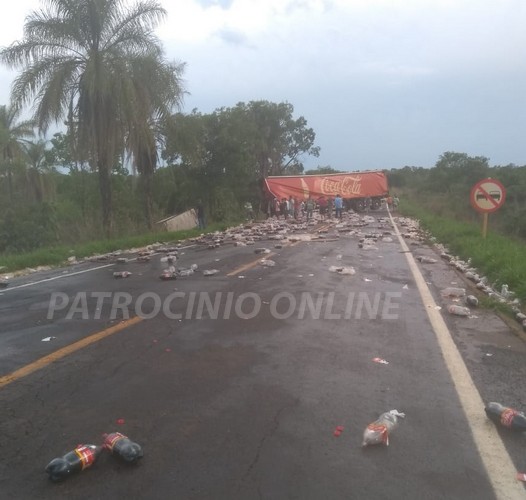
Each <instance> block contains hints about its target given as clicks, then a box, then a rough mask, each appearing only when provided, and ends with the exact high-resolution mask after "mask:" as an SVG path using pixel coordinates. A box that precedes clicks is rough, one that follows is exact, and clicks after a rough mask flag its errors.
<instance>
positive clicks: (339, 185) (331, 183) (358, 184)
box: [321, 175, 362, 197]
mask: <svg viewBox="0 0 526 500" xmlns="http://www.w3.org/2000/svg"><path fill="white" fill-rule="evenodd" d="M361 189H362V177H361V176H360V175H347V176H345V177H343V178H340V179H338V180H337V179H332V178H330V177H324V178H323V180H322V182H321V192H322V193H323V194H325V195H329V196H334V195H337V194H339V195H341V196H343V197H345V196H351V195H358V194H360V193H361Z"/></svg>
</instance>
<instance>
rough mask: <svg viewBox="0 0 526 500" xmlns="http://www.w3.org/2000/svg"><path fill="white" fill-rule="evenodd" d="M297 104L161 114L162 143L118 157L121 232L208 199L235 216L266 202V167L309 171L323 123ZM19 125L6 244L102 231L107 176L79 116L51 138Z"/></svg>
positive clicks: (214, 208)
mask: <svg viewBox="0 0 526 500" xmlns="http://www.w3.org/2000/svg"><path fill="white" fill-rule="evenodd" d="M4 108H5V107H4ZM2 109H3V108H0V118H1V116H2V114H1V111H2ZM4 111H5V109H4ZM293 112H294V109H293V107H292V105H291V104H288V103H280V104H276V103H271V102H267V101H257V102H249V103H239V104H238V105H236V106H235V107H233V108H221V109H218V110H216V111H214V112H213V113H210V114H202V113H199V112H198V111H196V110H194V111H193V112H192V113H191V114H189V115H185V114H183V113H176V114H174V115H172V116H170V117H168V118H167V119H166V120H162V121H159V122H158V123H155V124H153V122H152V129H151V130H152V133H153V135H152V136H151V138H152V139H153V140H154V142H145V143H144V144H145V145H147V144H150V146H151V147H154V148H155V150H153V149H152V150H151V151H150V150H149V148H146V149H145V150H144V151H143V153H141V150H140V149H136V150H133V151H135V153H134V154H133V157H132V158H131V159H128V157H126V156H125V155H124V152H123V154H122V155H120V156H117V157H115V158H114V160H113V161H112V164H111V169H110V171H109V175H110V178H111V183H110V186H111V192H112V200H113V203H112V206H113V209H112V220H113V221H114V223H115V234H116V235H121V234H122V235H124V234H129V233H135V232H140V231H144V230H146V229H147V228H148V227H149V224H148V221H149V220H152V221H155V220H159V219H161V218H163V217H165V216H166V215H171V214H174V213H180V212H182V211H185V210H187V209H188V208H192V207H195V205H196V203H197V200H199V199H202V201H203V202H204V205H205V208H206V211H207V217H208V218H209V219H211V220H220V221H225V220H234V219H236V217H237V215H238V214H239V213H241V211H240V209H241V207H242V206H243V204H244V203H245V202H246V201H250V202H251V203H252V204H253V206H254V207H256V208H257V207H258V206H260V202H261V201H262V189H261V187H262V179H263V177H264V176H265V175H267V173H272V174H273V175H274V174H278V175H279V174H294V173H300V172H302V170H303V165H302V159H303V158H304V156H305V155H313V156H318V154H319V148H317V147H316V146H315V145H314V140H315V134H314V131H313V130H312V129H311V128H308V127H307V121H306V120H305V118H303V117H299V118H296V117H294V116H293ZM261 117H264V120H263V119H262V118H261ZM14 124H15V125H17V122H16V121H15V122H14ZM26 125H28V128H26ZM13 127H14V126H11V128H12V129H13V130H11V131H10V130H9V128H8V125H7V124H2V122H1V120H0V146H1V147H3V148H4V149H5V148H7V145H8V144H11V142H12V140H13V137H16V138H17V140H18V141H19V142H18V143H17V144H19V145H20V147H19V148H18V149H16V148H14V146H10V147H9V150H7V149H6V153H5V155H4V156H5V157H4V158H3V159H0V194H2V196H0V253H1V252H5V251H11V252H12V251H25V250H29V249H32V248H36V247H39V246H44V245H49V244H50V243H53V242H64V243H67V242H73V241H79V240H87V239H90V238H100V237H102V236H103V235H104V231H103V229H104V228H103V227H101V225H100V218H101V215H102V210H103V205H102V204H101V203H100V176H99V172H98V171H97V170H95V171H94V170H93V167H92V165H91V163H90V153H89V151H87V150H86V149H85V148H83V147H82V146H81V145H80V143H79V141H78V140H77V139H78V137H77V135H76V128H75V126H67V127H66V131H65V132H59V133H56V134H55V135H54V136H53V137H52V138H51V140H50V141H48V142H42V141H36V142H31V141H30V140H29V139H30V137H31V135H32V134H33V126H32V124H24V127H23V128H16V129H14V128H13ZM15 130H16V134H15ZM28 134H29V135H28ZM26 136H27V138H26ZM10 141H11V142H10ZM137 144H141V143H140V142H138V143H137ZM154 144H155V146H153V145H154ZM15 149H16V151H17V154H16V155H15V154H14V153H12V152H14V151H15ZM7 152H9V154H8V153H7ZM143 156H144V158H143ZM159 159H161V160H159ZM137 161H141V162H142V163H141V164H140V165H139V163H137ZM158 162H160V163H161V165H160V166H159V165H157V163H158ZM128 167H130V170H133V169H134V168H136V170H137V172H138V173H139V174H140V175H139V176H136V175H133V173H130V172H129V169H128ZM10 186H11V187H10ZM10 192H12V197H10V195H9V193H10ZM148 192H149V193H151V196H150V197H149V198H148V197H147V196H146V195H147V193H148ZM145 197H146V199H147V200H149V204H148V203H145ZM10 198H11V201H10ZM44 205H45V208H44ZM35 214H38V217H36V216H35ZM29 218H31V220H32V222H29V220H28V219H29ZM36 221H38V222H36ZM46 221H47V222H46ZM35 224H38V225H37V226H35ZM27 233H31V234H30V235H29V236H30V237H26V236H27Z"/></svg>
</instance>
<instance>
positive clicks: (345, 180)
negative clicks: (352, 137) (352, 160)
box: [265, 171, 389, 211]
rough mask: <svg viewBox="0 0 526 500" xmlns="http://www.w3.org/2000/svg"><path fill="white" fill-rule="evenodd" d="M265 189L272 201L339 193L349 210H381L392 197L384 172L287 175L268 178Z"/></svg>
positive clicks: (314, 198) (313, 197)
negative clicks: (367, 205)
mask: <svg viewBox="0 0 526 500" xmlns="http://www.w3.org/2000/svg"><path fill="white" fill-rule="evenodd" d="M265 188H266V190H267V192H268V194H269V195H270V196H271V197H272V198H277V199H278V200H281V199H283V198H287V199H289V198H290V197H291V196H292V198H295V199H296V200H299V201H302V200H307V199H308V198H309V196H310V197H311V198H312V199H313V200H315V201H316V200H317V199H318V198H320V197H321V196H325V197H326V198H334V197H335V196H336V195H337V194H339V195H340V196H341V197H342V198H343V200H344V204H345V206H346V207H347V208H352V209H353V210H356V211H362V210H364V208H365V207H366V203H368V202H369V203H370V207H371V208H373V209H376V208H379V207H380V205H381V204H382V198H385V197H386V196H388V194H389V187H388V184H387V177H386V175H385V174H384V173H383V172H381V171H366V172H349V173H343V174H326V175H287V176H272V177H267V178H266V179H265Z"/></svg>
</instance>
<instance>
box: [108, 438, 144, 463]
mask: <svg viewBox="0 0 526 500" xmlns="http://www.w3.org/2000/svg"><path fill="white" fill-rule="evenodd" d="M103 437H104V445H103V446H104V448H106V449H107V450H108V451H109V452H110V453H111V454H112V455H118V456H119V457H120V458H122V459H123V460H124V461H125V462H128V463H130V464H132V463H135V462H137V460H139V458H142V456H143V453H142V448H141V447H140V446H139V445H138V444H137V443H134V442H133V441H132V440H131V439H129V438H128V437H127V436H125V435H124V434H121V433H120V432H112V433H111V434H104V435H103Z"/></svg>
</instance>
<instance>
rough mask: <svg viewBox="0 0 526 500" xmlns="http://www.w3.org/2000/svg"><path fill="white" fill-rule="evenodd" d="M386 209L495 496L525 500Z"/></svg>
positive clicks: (415, 265)
mask: <svg viewBox="0 0 526 500" xmlns="http://www.w3.org/2000/svg"><path fill="white" fill-rule="evenodd" d="M388 213H389V218H390V219H391V224H392V225H393V228H394V230H395V233H396V235H397V237H398V240H399V242H400V245H401V247H402V249H403V250H404V253H405V256H406V259H407V262H408V264H409V268H410V269H411V272H412V274H413V278H414V279H415V283H416V286H417V288H418V291H419V293H420V296H421V297H422V302H423V303H424V307H425V309H426V312H427V315H428V317H429V321H430V322H431V326H432V328H433V330H434V332H435V335H436V338H437V340H438V344H439V346H440V349H441V351H442V356H443V358H444V361H445V363H446V366H447V368H448V370H449V374H450V375H451V379H452V381H453V384H454V385H455V389H456V392H457V394H458V397H459V400H460V404H461V406H462V409H463V410H464V414H465V415H466V418H467V421H468V423H469V425H470V428H471V433H472V435H473V440H474V442H475V445H476V447H477V450H478V452H479V455H480V458H481V460H482V463H483V464H484V467H485V468H486V471H487V473H488V477H489V479H490V482H491V485H492V486H493V490H494V492H495V495H496V497H497V498H498V499H503V500H504V499H510V500H515V499H523V500H524V498H526V493H525V491H524V487H523V486H522V484H521V483H519V482H518V481H517V479H516V474H517V471H516V468H515V465H514V464H513V461H512V460H511V458H510V456H509V454H508V452H507V451H506V448H505V447H504V444H503V443H502V440H501V439H500V436H499V434H498V432H497V429H496V428H495V424H494V423H493V422H491V421H489V420H488V418H487V417H486V414H485V413H484V406H485V404H484V402H483V400H482V398H481V396H480V394H479V392H478V390H477V388H476V387H475V384H474V383H473V380H472V378H471V375H470V374H469V371H468V369H467V367H466V365H465V364H464V360H463V359H462V356H461V355H460V352H459V351H458V349H457V346H456V344H455V342H454V341H453V337H452V336H451V332H450V331H449V329H448V327H447V325H446V323H445V321H444V318H442V315H441V313H440V312H439V310H437V309H436V306H437V304H436V303H435V301H434V299H433V296H432V295H431V291H430V290H429V288H428V286H427V284H426V282H425V279H424V277H423V276H422V273H421V272H420V269H419V268H418V266H417V264H416V262H415V259H414V257H413V254H412V253H411V251H410V250H409V247H408V246H407V245H406V243H405V241H404V239H403V237H402V235H401V234H400V231H399V230H398V227H397V225H396V223H395V221H394V219H393V216H392V215H391V212H390V211H388Z"/></svg>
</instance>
